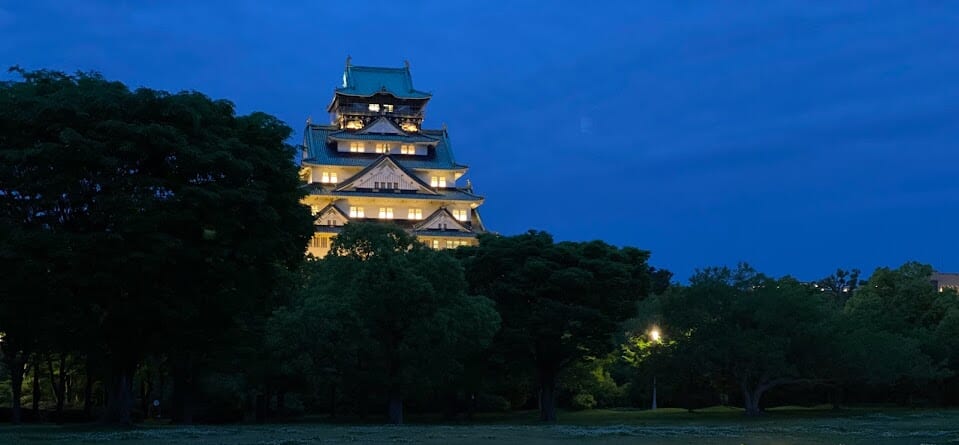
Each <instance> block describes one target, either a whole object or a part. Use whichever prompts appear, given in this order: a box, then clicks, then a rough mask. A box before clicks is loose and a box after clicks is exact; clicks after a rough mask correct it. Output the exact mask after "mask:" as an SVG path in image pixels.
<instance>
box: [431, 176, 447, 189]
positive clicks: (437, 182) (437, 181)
mask: <svg viewBox="0 0 959 445" xmlns="http://www.w3.org/2000/svg"><path fill="white" fill-rule="evenodd" d="M430 186H432V187H446V176H431V177H430Z"/></svg>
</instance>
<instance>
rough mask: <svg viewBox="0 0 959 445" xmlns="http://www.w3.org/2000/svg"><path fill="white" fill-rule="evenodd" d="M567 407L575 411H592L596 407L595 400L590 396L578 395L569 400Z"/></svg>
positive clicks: (585, 394) (586, 394)
mask: <svg viewBox="0 0 959 445" xmlns="http://www.w3.org/2000/svg"><path fill="white" fill-rule="evenodd" d="M569 407H570V408H571V409H573V410H576V411H579V410H584V409H593V408H595V407H596V399H595V398H594V397H593V395H592V394H588V393H579V394H576V395H575V396H573V400H570V402H569Z"/></svg>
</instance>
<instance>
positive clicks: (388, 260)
mask: <svg viewBox="0 0 959 445" xmlns="http://www.w3.org/2000/svg"><path fill="white" fill-rule="evenodd" d="M308 270H309V273H310V274H311V276H310V277H309V278H308V280H307V282H306V283H305V285H304V287H303V289H302V292H301V294H300V295H298V296H297V297H296V298H295V299H294V304H293V305H292V306H290V307H287V308H284V309H282V310H279V311H277V312H276V313H275V314H274V316H273V319H272V320H271V323H270V336H271V337H273V338H274V339H275V341H274V342H273V344H288V345H292V346H291V347H292V348H293V351H294V352H293V354H301V355H305V356H307V357H309V359H308V360H309V364H308V367H312V368H313V369H315V370H320V371H321V372H322V373H323V374H325V375H323V376H321V378H327V379H335V380H336V381H338V382H343V383H344V384H346V385H348V386H352V387H361V388H363V389H365V390H366V391H369V392H373V393H378V394H384V395H385V396H386V399H387V400H388V413H389V419H390V422H391V423H402V421H403V400H404V398H405V397H406V396H408V395H410V394H411V392H413V391H414V390H415V389H422V388H429V387H438V386H441V385H442V384H443V382H444V379H446V378H448V376H449V375H451V374H457V373H459V372H461V371H462V365H463V361H464V359H465V358H467V357H469V356H470V355H472V354H473V353H475V352H476V351H479V350H482V349H483V348H485V347H486V346H487V344H488V343H489V341H490V339H491V338H492V337H493V334H494V333H495V332H496V330H497V329H498V327H499V317H498V315H497V314H496V311H495V310H494V309H493V304H492V302H491V301H489V300H488V299H486V298H485V297H476V296H469V295H467V293H466V282H465V279H464V277H463V269H462V266H460V265H459V263H458V262H457V261H456V260H455V259H454V258H453V257H452V256H450V255H449V254H448V253H446V252H442V251H435V250H431V249H429V248H427V247H426V246H425V245H423V244H422V243H420V242H419V241H417V240H416V239H415V238H414V237H412V236H411V235H409V234H407V233H406V232H404V231H403V230H402V229H400V228H398V227H396V226H392V225H380V224H364V223H351V224H348V225H346V226H345V227H344V229H343V231H342V232H341V233H340V234H339V235H337V237H336V238H335V239H334V241H333V245H332V247H331V250H330V254H329V255H328V256H327V257H326V258H324V259H322V260H318V261H316V262H315V264H314V265H310V266H308Z"/></svg>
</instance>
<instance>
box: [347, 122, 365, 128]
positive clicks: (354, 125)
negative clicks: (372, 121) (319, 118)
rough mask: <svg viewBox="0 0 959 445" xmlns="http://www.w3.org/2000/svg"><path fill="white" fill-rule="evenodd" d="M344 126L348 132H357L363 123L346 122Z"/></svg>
mask: <svg viewBox="0 0 959 445" xmlns="http://www.w3.org/2000/svg"><path fill="white" fill-rule="evenodd" d="M345 126H346V128H347V129H350V130H358V129H360V128H363V122H362V121H358V120H352V121H347V122H346V125H345Z"/></svg>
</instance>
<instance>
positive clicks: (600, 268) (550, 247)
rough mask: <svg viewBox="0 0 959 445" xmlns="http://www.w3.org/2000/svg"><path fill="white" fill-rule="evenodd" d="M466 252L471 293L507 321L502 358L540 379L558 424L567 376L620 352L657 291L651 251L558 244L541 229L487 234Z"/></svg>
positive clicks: (546, 409) (544, 411)
mask: <svg viewBox="0 0 959 445" xmlns="http://www.w3.org/2000/svg"><path fill="white" fill-rule="evenodd" d="M459 254H460V256H461V258H462V261H463V264H464V265H465V267H466V271H467V277H468V280H469V284H470V290H471V291H472V292H473V293H476V294H481V295H486V296H488V297H490V298H491V299H493V301H495V302H496V309H497V310H498V311H499V313H500V316H501V317H502V318H503V328H502V329H501V330H500V332H499V334H498V335H497V339H496V341H495V345H496V348H497V349H498V351H499V353H500V354H502V355H503V356H504V357H507V359H506V361H508V362H509V363H511V364H513V366H521V367H524V368H526V369H528V370H529V371H530V372H531V374H532V375H533V376H534V377H535V378H536V379H537V382H538V384H539V391H540V408H541V419H542V420H546V421H553V420H556V408H555V402H556V400H555V391H556V379H557V377H558V375H559V373H560V371H562V370H563V369H565V368H566V367H567V366H568V365H570V364H571V363H573V362H575V361H576V360H578V359H581V358H583V357H587V356H592V357H600V356H603V355H605V354H607V353H608V352H610V351H611V350H612V349H614V347H615V344H614V343H613V334H614V332H615V331H616V330H617V329H618V327H619V323H621V322H622V321H624V320H626V319H627V318H628V317H630V316H631V315H632V313H633V308H634V307H635V303H636V301H637V300H639V299H641V298H643V297H644V296H646V295H647V293H648V291H649V287H650V278H649V272H650V270H649V266H648V265H647V264H646V261H647V259H648V257H649V253H648V252H645V251H642V250H639V249H635V248H629V247H627V248H617V247H614V246H610V245H608V244H606V243H603V242H601V241H592V242H584V243H574V242H562V243H554V242H553V239H552V237H551V236H550V235H549V234H547V233H544V232H537V231H530V232H529V233H526V234H523V235H517V236H510V237H507V236H499V235H484V236H481V238H480V243H479V246H478V247H475V248H467V249H462V250H461V251H460V252H459Z"/></svg>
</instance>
